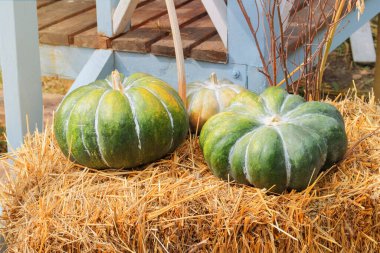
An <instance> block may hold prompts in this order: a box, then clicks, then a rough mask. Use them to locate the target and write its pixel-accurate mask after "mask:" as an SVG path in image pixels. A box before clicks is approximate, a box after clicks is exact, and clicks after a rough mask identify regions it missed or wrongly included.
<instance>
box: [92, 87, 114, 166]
mask: <svg viewBox="0 0 380 253" xmlns="http://www.w3.org/2000/svg"><path fill="white" fill-rule="evenodd" d="M111 91H112V90H107V91H106V92H104V93H103V95H102V96H101V97H100V99H99V103H98V106H97V107H96V111H95V135H96V143H97V144H98V147H99V148H98V149H99V154H100V158H101V159H102V161H103V162H104V164H105V165H107V166H108V167H111V166H110V165H109V164H108V162H107V160H106V159H105V157H104V156H103V153H102V148H101V146H100V136H99V130H98V125H99V108H100V104H101V103H102V102H103V99H104V97H105V96H106V95H107V94H108V93H109V92H111Z"/></svg>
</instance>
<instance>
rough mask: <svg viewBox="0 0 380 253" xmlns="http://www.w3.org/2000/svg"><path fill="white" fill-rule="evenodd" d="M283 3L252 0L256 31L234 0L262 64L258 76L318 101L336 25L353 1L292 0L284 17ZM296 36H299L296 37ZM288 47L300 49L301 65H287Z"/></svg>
mask: <svg viewBox="0 0 380 253" xmlns="http://www.w3.org/2000/svg"><path fill="white" fill-rule="evenodd" d="M284 1H286V0H282V1H281V0H271V1H263V0H252V4H254V5H255V6H256V8H259V7H260V9H262V10H263V13H262V15H261V16H259V17H257V19H258V20H260V21H261V22H258V23H259V24H261V27H260V26H258V27H256V28H254V27H253V25H252V20H251V19H250V17H249V16H248V14H247V12H246V9H245V6H244V5H243V4H242V1H241V0H238V3H239V7H240V9H241V11H242V14H243V16H244V17H245V20H246V22H247V24H248V26H249V29H250V31H251V33H252V36H253V40H254V42H255V45H256V48H257V50H258V52H259V55H260V60H261V62H262V65H263V71H262V73H263V74H264V75H265V77H266V79H267V81H268V84H269V85H271V86H272V85H277V86H280V85H283V84H284V83H286V87H287V90H288V91H289V92H292V93H296V94H298V93H299V92H300V88H302V89H303V91H304V96H305V98H307V99H309V98H311V99H315V100H318V99H319V98H320V93H321V85H322V77H323V72H324V69H325V67H326V61H327V56H328V52H329V49H330V48H331V42H332V39H333V37H334V35H335V33H336V29H337V26H338V25H339V22H340V21H341V20H342V18H343V17H345V16H346V15H347V14H348V13H350V11H352V9H353V8H352V6H355V4H356V3H357V1H356V0H348V1H341V0H295V1H293V2H294V6H293V9H292V10H291V11H290V12H289V14H288V15H287V16H284V15H283V13H281V11H282V9H281V6H282V4H283V3H284ZM359 2H360V1H359ZM301 12H302V13H303V15H302V17H301V18H300V17H299V16H300V15H298V14H297V13H301ZM297 15H298V16H297ZM305 19H306V20H305ZM263 24H267V25H263ZM287 25H289V26H287ZM259 29H263V30H264V34H265V36H264V37H265V38H266V40H267V41H266V44H265V45H264V46H263V45H262V44H260V42H259V41H258V39H257V32H258V30H259ZM322 30H324V31H326V32H325V33H324V35H323V36H322V38H321V39H320V41H317V39H316V38H317V35H318V33H320V32H321V31H322ZM300 33H301V34H302V36H299V34H300ZM297 36H299V37H298V39H297V43H296V44H294V41H293V40H294V39H293V37H297ZM290 44H292V45H290ZM293 44H294V45H293ZM292 47H303V51H304V55H303V62H301V63H294V64H293V63H292V64H289V62H288V57H289V54H291V53H292V50H294V48H292ZM266 56H268V57H266ZM268 58H269V60H266V59H268ZM281 71H282V72H283V74H282V76H284V79H283V80H280V81H279V80H277V79H278V73H280V72H281ZM295 76H297V77H295ZM316 80H317V81H316ZM278 81H279V82H278Z"/></svg>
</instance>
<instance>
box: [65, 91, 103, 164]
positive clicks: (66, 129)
mask: <svg viewBox="0 0 380 253" xmlns="http://www.w3.org/2000/svg"><path fill="white" fill-rule="evenodd" d="M95 90H98V89H95ZM95 90H92V91H90V93H91V92H93V91H95ZM88 94H89V93H84V94H82V95H81V96H80V97H79V98H78V99H77V100H76V103H78V102H79V101H80V100H81V99H82V98H84V97H85V96H87V95H88ZM63 101H64V100H62V102H63ZM62 102H61V104H62ZM61 104H60V105H59V106H61ZM75 109H76V106H73V107H72V108H71V110H70V113H69V115H68V117H67V122H66V124H65V127H64V128H63V130H64V131H65V139H66V143H67V147H68V153H69V156H71V157H72V158H73V159H74V160H76V158H75V156H74V154H73V153H72V152H71V147H72V140H71V141H69V137H68V136H67V133H68V130H69V125H70V119H71V114H72V113H73V111H74V110H75ZM57 111H58V110H57Z"/></svg>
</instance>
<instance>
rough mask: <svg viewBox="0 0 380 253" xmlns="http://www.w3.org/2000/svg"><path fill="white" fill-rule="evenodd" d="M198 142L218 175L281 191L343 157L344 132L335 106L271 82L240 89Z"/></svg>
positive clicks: (310, 179)
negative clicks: (257, 88)
mask: <svg viewBox="0 0 380 253" xmlns="http://www.w3.org/2000/svg"><path fill="white" fill-rule="evenodd" d="M200 145H201V148H202V151H203V154H204V157H205V160H206V162H207V164H208V166H209V167H210V169H211V170H212V172H213V173H214V174H215V175H216V176H218V177H221V178H223V179H227V178H229V179H233V180H235V181H236V182H239V183H244V184H249V185H254V186H256V187H259V188H266V189H271V191H273V192H283V191H284V190H287V189H296V190H303V189H305V188H306V187H307V186H308V185H310V184H311V183H313V182H314V181H315V179H316V177H317V175H318V173H319V172H320V170H321V169H322V167H324V166H330V165H332V164H333V163H336V162H337V161H339V160H340V159H342V157H343V156H344V154H345V152H346V149H347V136H346V132H345V126H344V122H343V117H342V116H341V114H340V113H339V111H338V110H337V109H336V108H335V107H334V106H332V105H329V104H326V103H323V102H305V100H304V99H303V98H302V97H300V96H297V95H290V94H288V93H287V92H286V91H284V90H283V89H281V88H278V87H271V88H268V89H266V90H265V91H264V92H263V93H262V94H261V95H260V96H258V95H256V94H254V93H252V92H248V91H247V92H243V93H241V94H239V95H238V96H237V97H236V98H235V99H234V100H233V101H232V103H231V105H230V106H229V107H228V108H226V110H225V111H224V112H222V113H219V114H217V115H215V116H213V117H212V118H210V119H209V120H208V121H207V122H206V124H205V125H204V126H203V128H202V131H201V135H200Z"/></svg>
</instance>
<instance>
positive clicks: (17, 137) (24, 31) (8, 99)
mask: <svg viewBox="0 0 380 253" xmlns="http://www.w3.org/2000/svg"><path fill="white" fill-rule="evenodd" d="M37 28H38V27H37V12H36V1H26V0H24V1H11V0H3V1H0V31H1V33H0V54H1V61H2V63H1V66H2V71H3V83H4V84H3V85H4V86H3V87H4V106H5V121H6V129H7V136H8V144H9V145H8V148H11V149H12V148H13V149H14V148H17V147H19V146H20V145H21V144H22V142H23V136H24V134H25V133H26V132H27V122H29V129H30V131H34V130H35V129H39V130H41V129H42V91H41V79H40V75H41V70H40V59H39V56H40V55H39V49H38V31H37ZM27 118H28V120H27Z"/></svg>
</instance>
